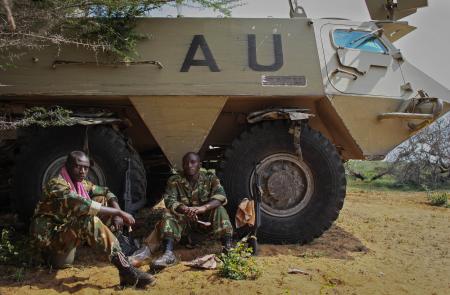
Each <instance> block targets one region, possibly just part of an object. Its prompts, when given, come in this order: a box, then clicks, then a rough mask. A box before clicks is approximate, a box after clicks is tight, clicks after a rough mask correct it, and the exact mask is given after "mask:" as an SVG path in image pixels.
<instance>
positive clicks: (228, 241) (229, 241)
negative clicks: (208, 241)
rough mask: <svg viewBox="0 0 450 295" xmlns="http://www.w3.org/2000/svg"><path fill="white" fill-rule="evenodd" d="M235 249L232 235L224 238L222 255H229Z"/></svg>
mask: <svg viewBox="0 0 450 295" xmlns="http://www.w3.org/2000/svg"><path fill="white" fill-rule="evenodd" d="M231 248H233V237H232V236H231V235H225V236H224V237H223V238H222V253H225V254H226V253H228V251H230V250H231Z"/></svg>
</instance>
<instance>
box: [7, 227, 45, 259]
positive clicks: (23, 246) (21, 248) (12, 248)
mask: <svg viewBox="0 0 450 295" xmlns="http://www.w3.org/2000/svg"><path fill="white" fill-rule="evenodd" d="M14 234H15V233H14V230H12V229H6V228H4V229H2V233H1V239H0V264H8V265H15V266H24V265H31V264H33V263H35V262H39V260H37V259H36V257H35V249H33V246H32V244H31V242H30V240H29V238H28V237H26V236H23V235H17V234H16V235H14Z"/></svg>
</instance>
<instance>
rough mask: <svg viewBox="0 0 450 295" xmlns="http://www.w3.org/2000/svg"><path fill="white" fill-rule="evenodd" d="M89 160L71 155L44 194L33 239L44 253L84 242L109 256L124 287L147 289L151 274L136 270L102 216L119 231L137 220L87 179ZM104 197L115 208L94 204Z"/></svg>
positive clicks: (152, 281)
mask: <svg viewBox="0 0 450 295" xmlns="http://www.w3.org/2000/svg"><path fill="white" fill-rule="evenodd" d="M89 167H90V161H89V158H88V157H87V156H86V155H85V154H84V153H83V152H80V151H74V152H71V153H70V154H69V155H68V157H67V161H66V164H65V166H64V167H63V168H62V169H61V172H60V175H59V176H58V177H55V178H53V179H51V180H50V181H49V182H48V184H47V185H46V186H45V188H44V190H43V196H42V199H41V201H40V202H39V203H38V205H37V208H36V211H35V213H34V217H33V222H32V224H31V235H32V237H33V239H34V241H35V242H36V244H37V246H38V247H39V248H40V250H42V251H43V252H46V253H49V254H50V255H54V254H56V253H67V252H68V251H69V250H70V249H72V248H74V247H77V246H78V245H79V244H80V243H82V242H87V243H88V245H89V246H91V247H96V248H98V249H100V250H101V251H103V252H104V253H105V254H106V255H108V258H109V260H110V261H111V263H112V264H113V265H114V266H115V267H117V269H118V270H119V276H120V284H121V285H122V286H137V287H145V286H146V285H149V284H152V283H154V281H155V279H154V278H153V276H151V275H150V274H147V273H144V272H142V271H140V270H139V269H137V268H135V267H133V266H132V265H130V263H129V262H128V258H127V257H126V256H125V255H124V254H123V252H122V250H121V247H120V244H119V241H118V240H117V238H116V237H115V236H114V234H113V233H112V232H111V230H110V229H109V228H108V226H106V225H105V224H104V223H103V222H102V221H101V220H100V218H99V217H97V215H98V216H101V217H112V218H113V221H114V224H115V225H116V227H120V226H121V224H123V223H125V224H127V225H132V224H134V222H135V220H134V218H133V216H131V215H130V214H128V213H126V212H124V211H122V210H121V209H120V207H119V206H118V204H117V198H116V197H115V196H114V194H113V193H111V192H110V191H109V190H108V188H106V187H100V186H97V185H93V184H92V183H91V182H89V181H87V180H86V179H85V178H86V176H87V173H88V170H89ZM99 196H103V198H106V200H107V201H108V202H109V203H110V205H111V207H107V206H102V204H101V203H99V202H96V201H94V200H92V199H91V198H96V197H99Z"/></svg>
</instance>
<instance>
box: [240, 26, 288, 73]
mask: <svg viewBox="0 0 450 295" xmlns="http://www.w3.org/2000/svg"><path fill="white" fill-rule="evenodd" d="M273 49H274V58H275V61H274V62H273V64H271V65H261V64H259V63H258V61H257V55H256V35H253V34H250V35H248V66H249V67H250V69H252V70H254V71H257V72H275V71H278V70H279V69H281V67H282V66H283V63H284V60H283V45H282V43H281V35H280V34H274V35H273Z"/></svg>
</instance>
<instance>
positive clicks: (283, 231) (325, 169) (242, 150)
mask: <svg viewBox="0 0 450 295" xmlns="http://www.w3.org/2000/svg"><path fill="white" fill-rule="evenodd" d="M383 26H385V30H386V31H387V30H388V29H389V28H387V27H386V23H379V22H351V21H345V20H334V19H321V20H311V19H308V18H293V19H232V18H231V19H204V18H198V19H196V18H186V19H153V18H152V19H142V20H141V21H140V22H139V25H138V30H139V31H140V32H142V33H144V34H146V35H147V36H148V38H147V39H146V40H144V41H142V42H141V43H140V44H139V45H138V52H139V58H138V59H137V60H136V61H135V62H129V63H120V62H119V63H118V62H114V61H111V60H110V58H108V56H105V55H103V54H101V53H97V54H93V53H92V52H89V51H87V50H84V49H83V48H60V49H58V48H55V47H52V46H49V47H48V48H46V49H44V50H40V51H33V52H29V53H28V54H27V55H25V56H23V57H22V58H21V59H20V60H19V61H18V62H17V66H16V67H15V68H10V69H8V70H7V71H5V72H2V73H0V83H1V85H0V86H1V87H0V103H1V104H2V105H3V110H4V112H6V113H14V114H20V113H21V112H23V110H25V109H26V108H29V107H32V106H44V107H50V106H54V105H59V106H63V107H64V108H68V109H71V110H73V111H74V112H75V113H82V114H84V115H86V114H88V115H87V116H88V117H89V116H90V118H89V120H90V122H91V123H89V125H95V126H92V127H89V128H90V129H89V130H88V131H86V130H85V129H86V127H80V126H75V127H64V128H50V129H47V130H41V129H39V130H32V131H29V130H26V131H20V130H19V131H18V132H17V136H18V137H19V139H20V138H23V139H24V140H25V141H26V140H29V142H30V144H29V145H28V146H29V147H34V148H37V147H39V146H42V144H43V142H44V141H45V145H44V146H45V147H46V148H47V149H46V150H44V151H43V152H42V153H39V155H37V154H36V153H34V152H33V151H31V150H28V151H27V150H24V151H22V152H20V153H19V156H18V160H17V165H16V170H15V171H16V172H15V173H16V174H15V179H16V183H17V184H19V183H20V184H22V185H18V186H16V188H15V197H14V198H15V199H16V200H17V199H20V200H26V202H28V203H29V204H30V205H29V206H27V208H25V209H24V210H22V213H23V215H25V216H26V215H28V216H29V215H30V213H31V211H32V207H33V205H34V203H35V202H36V200H37V198H38V197H39V190H40V186H41V185H42V183H43V182H45V179H47V178H48V177H50V176H51V175H54V174H55V173H57V171H58V169H59V167H60V166H61V165H62V163H63V159H64V153H66V152H68V151H69V150H70V149H72V148H82V147H83V146H84V147H86V142H89V143H88V146H89V147H90V148H91V150H92V151H93V152H92V153H91V154H92V157H93V158H94V160H96V161H97V162H98V163H99V165H98V169H97V170H98V171H97V172H95V171H94V174H95V176H93V177H94V178H95V180H96V181H97V182H100V183H102V182H103V183H108V185H109V186H111V187H112V188H113V190H115V191H116V192H117V193H118V194H120V193H121V192H122V191H123V187H124V183H125V182H126V181H127V180H123V179H120V176H119V175H120V174H121V173H123V172H125V171H129V172H130V170H131V172H132V173H131V176H130V177H129V178H128V181H131V183H132V184H133V186H132V187H133V192H132V195H133V198H132V199H127V200H123V202H124V203H127V204H128V209H130V210H131V211H132V209H133V210H134V209H137V208H138V207H140V206H142V205H143V201H142V200H143V199H145V198H147V199H150V200H151V202H155V201H157V200H159V199H160V197H161V195H160V194H158V193H154V191H152V185H150V184H152V182H151V181H152V179H151V178H152V177H150V179H149V181H150V182H149V183H150V184H149V185H147V183H146V179H145V172H147V174H150V175H152V174H151V173H152V171H154V169H156V168H154V167H156V166H158V165H160V166H161V165H162V166H170V167H173V168H175V169H179V168H180V161H181V157H182V155H183V154H184V153H186V152H188V151H198V152H200V153H201V154H202V155H203V156H204V158H205V161H206V162H207V163H206V162H205V164H210V165H212V166H211V167H213V168H216V169H217V170H218V172H219V174H220V176H221V178H222V181H223V183H224V185H225V188H226V190H227V192H228V194H229V198H230V199H231V201H230V204H229V210H230V212H231V213H232V212H234V210H235V208H236V205H237V204H238V201H239V200H240V199H242V198H244V197H252V196H254V195H255V194H257V191H258V190H259V191H261V193H262V226H261V231H260V235H261V238H262V239H263V240H265V241H270V242H308V241H311V240H312V239H313V238H315V237H317V236H319V235H320V234H321V233H323V231H324V230H326V229H327V228H328V227H329V226H330V225H331V223H332V222H333V221H334V220H335V219H336V218H337V216H338V212H339V210H340V208H341V207H342V205H343V201H344V197H345V175H344V169H343V167H342V161H345V160H348V159H367V158H380V157H383V156H384V155H386V154H387V153H388V152H389V151H390V150H392V149H393V148H394V147H395V146H397V145H398V144H400V143H401V142H403V141H404V140H405V139H407V138H409V137H411V136H412V135H413V134H414V133H415V132H418V131H419V130H420V129H421V128H423V127H425V126H427V125H428V124H430V123H431V122H433V121H434V120H436V119H437V118H439V117H440V116H442V115H443V114H445V113H446V112H447V111H448V110H449V109H450V92H449V91H448V90H447V89H446V88H445V87H443V86H441V85H439V84H438V83H437V82H435V81H434V80H432V79H431V78H429V77H428V76H426V75H425V74H424V73H422V72H420V71H419V70H418V69H416V68H414V67H413V66H412V65H410V64H409V63H408V61H406V60H404V58H403V57H402V55H401V53H400V52H399V51H398V50H397V48H395V46H394V45H393V44H392V43H391V39H392V38H393V37H392V36H393V35H388V34H381V33H380V34H378V35H376V36H375V37H373V38H371V39H375V40H378V41H376V42H378V43H377V44H378V45H377V46H379V47H378V49H376V50H374V49H373V48H370V49H368V50H365V49H361V48H347V47H345V46H343V45H342V44H340V43H339V42H340V40H339V39H338V37H339V38H340V37H341V36H343V35H346V34H353V33H354V32H359V33H360V34H362V36H363V37H364V35H365V34H372V35H373V33H371V32H373V31H376V30H378V29H380V28H381V27H383ZM372 35H370V37H372ZM388 37H389V38H388ZM380 44H381V45H380ZM374 46H375V45H374ZM349 47H353V46H349ZM99 110H102V112H99ZM257 111H262V115H260V116H256V118H257V119H256V120H250V119H249V118H250V117H252V118H253V117H254V116H252V114H253V115H254V114H255V113H254V112H257ZM99 113H101V114H104V113H112V114H114V115H113V116H114V118H116V119H117V120H119V121H120V122H121V123H120V124H116V123H113V124H109V123H108V121H107V120H106V121H105V120H103V116H102V115H99ZM274 114H276V115H274ZM96 116H97V117H96ZM249 116H250V117H249ZM93 117H94V118H97V119H98V120H97V123H95V120H94V119H93ZM92 122H94V123H92ZM80 124H81V125H83V124H82V123H80ZM84 125H88V124H84ZM110 125H114V126H116V127H114V128H115V129H114V130H113V129H111V130H109V129H108V126H110ZM86 135H87V136H86ZM124 135H125V136H126V137H127V138H129V139H131V140H132V145H131V144H125V142H126V140H125V139H124ZM87 138H88V139H89V140H86V139H87ZM92 138H93V139H92ZM62 139H64V140H65V142H67V143H68V144H61V141H62ZM296 144H297V145H296ZM298 144H299V146H298ZM61 145H63V146H64V147H62V148H61V147H58V146H61ZM105 146H106V147H105ZM46 155H47V156H46ZM36 157H38V158H40V159H42V160H39V161H36V165H35V166H36V167H35V168H34V169H35V171H34V172H35V175H30V176H25V175H24V173H25V171H27V170H26V169H28V168H29V167H28V168H27V164H28V163H29V161H30V160H31V159H33V158H36ZM130 158H131V159H132V161H131V162H132V164H131V168H130V169H127V167H128V166H127V165H126V161H125V160H124V159H130ZM155 159H156V160H155ZM102 163H103V164H102ZM111 163H115V164H113V166H114V165H115V167H116V168H117V169H114V168H112V167H109V168H105V167H108V165H110V166H111V165H112V164H111ZM112 170H114V173H112V172H110V171H112ZM31 178H33V179H34V180H31ZM19 179H20V181H19ZM27 183H32V185H30V186H26V184H27ZM24 187H27V188H26V189H24ZM146 188H147V191H150V192H151V195H148V196H147V195H146V193H145V191H146Z"/></svg>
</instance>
